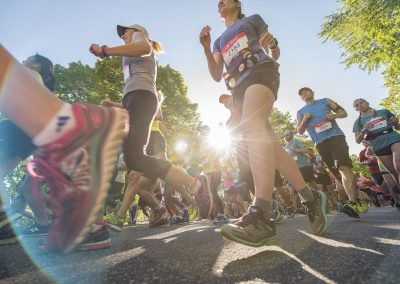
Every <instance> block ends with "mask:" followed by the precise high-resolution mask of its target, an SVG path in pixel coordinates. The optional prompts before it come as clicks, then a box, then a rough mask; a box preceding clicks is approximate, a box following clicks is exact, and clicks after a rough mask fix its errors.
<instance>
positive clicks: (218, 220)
mask: <svg viewBox="0 0 400 284" xmlns="http://www.w3.org/2000/svg"><path fill="white" fill-rule="evenodd" d="M226 223H229V218H228V216H226V215H225V214H218V215H217V217H215V219H214V225H223V224H226Z"/></svg>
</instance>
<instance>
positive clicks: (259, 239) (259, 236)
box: [218, 205, 278, 247]
mask: <svg viewBox="0 0 400 284" xmlns="http://www.w3.org/2000/svg"><path fill="white" fill-rule="evenodd" d="M218 231H219V232H220V233H221V234H222V235H223V236H224V237H225V238H227V239H229V240H232V241H235V242H238V243H241V244H243V245H247V246H251V247H261V246H264V245H265V246H272V245H276V244H277V243H278V241H277V237H276V232H275V224H274V223H273V222H271V221H269V220H266V219H265V217H264V214H263V212H262V211H261V209H260V208H258V207H256V206H253V205H252V206H250V207H249V210H248V212H247V213H246V214H244V215H243V216H242V217H241V218H240V219H239V220H237V221H236V222H234V223H231V224H225V225H223V226H222V227H221V228H220V229H219V230H218Z"/></svg>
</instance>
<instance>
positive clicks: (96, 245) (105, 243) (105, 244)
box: [76, 238, 111, 251]
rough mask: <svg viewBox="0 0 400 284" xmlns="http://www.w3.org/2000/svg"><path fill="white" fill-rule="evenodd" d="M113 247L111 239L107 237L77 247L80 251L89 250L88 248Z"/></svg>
mask: <svg viewBox="0 0 400 284" xmlns="http://www.w3.org/2000/svg"><path fill="white" fill-rule="evenodd" d="M109 247H111V239H110V238H109V239H107V240H104V241H101V242H97V243H93V244H83V245H80V246H78V247H77V248H76V250H79V251H87V250H97V249H106V248H109Z"/></svg>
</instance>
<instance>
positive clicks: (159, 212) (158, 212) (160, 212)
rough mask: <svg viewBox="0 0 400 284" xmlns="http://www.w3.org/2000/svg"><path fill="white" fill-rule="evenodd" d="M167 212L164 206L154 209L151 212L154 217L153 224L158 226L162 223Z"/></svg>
mask: <svg viewBox="0 0 400 284" xmlns="http://www.w3.org/2000/svg"><path fill="white" fill-rule="evenodd" d="M166 211H167V209H166V208H165V206H163V205H161V207H160V208H159V209H152V210H151V216H152V218H151V223H153V224H158V222H160V221H161V219H163V217H164V215H165V212H166Z"/></svg>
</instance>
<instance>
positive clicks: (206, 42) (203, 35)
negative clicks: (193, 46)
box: [199, 26, 211, 48]
mask: <svg viewBox="0 0 400 284" xmlns="http://www.w3.org/2000/svg"><path fill="white" fill-rule="evenodd" d="M210 31H211V27H210V26H205V27H203V28H202V29H201V32H200V35H199V39H200V43H201V45H202V46H203V47H204V48H209V47H210V45H211V35H210Z"/></svg>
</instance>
